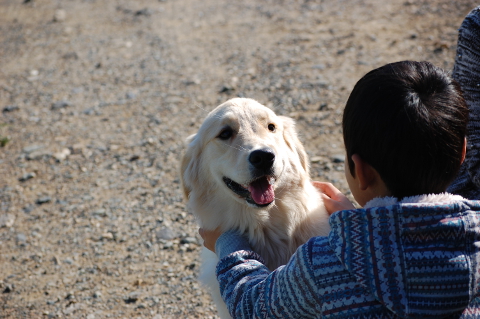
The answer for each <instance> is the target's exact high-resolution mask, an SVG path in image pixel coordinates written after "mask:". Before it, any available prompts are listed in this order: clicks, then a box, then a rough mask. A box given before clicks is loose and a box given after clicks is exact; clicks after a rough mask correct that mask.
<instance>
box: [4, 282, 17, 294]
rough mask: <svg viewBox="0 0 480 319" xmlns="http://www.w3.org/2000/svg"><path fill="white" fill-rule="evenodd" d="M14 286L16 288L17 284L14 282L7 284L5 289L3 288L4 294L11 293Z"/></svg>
mask: <svg viewBox="0 0 480 319" xmlns="http://www.w3.org/2000/svg"><path fill="white" fill-rule="evenodd" d="M14 288H15V285H14V284H9V285H6V286H5V289H3V293H4V294H8V293H11V292H12V291H13V289H14Z"/></svg>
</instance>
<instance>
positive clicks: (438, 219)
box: [217, 200, 480, 319]
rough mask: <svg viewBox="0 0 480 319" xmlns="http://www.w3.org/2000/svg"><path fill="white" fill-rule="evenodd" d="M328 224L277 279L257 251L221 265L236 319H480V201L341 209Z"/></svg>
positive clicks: (226, 296)
mask: <svg viewBox="0 0 480 319" xmlns="http://www.w3.org/2000/svg"><path fill="white" fill-rule="evenodd" d="M330 224H331V226H332V230H331V233H330V236H329V237H328V238H326V237H315V238H312V239H311V240H310V241H308V242H307V243H306V244H305V245H302V246H301V247H300V248H299V249H298V250H297V252H296V253H295V254H294V256H293V257H292V259H291V260H290V261H289V263H288V264H287V265H286V266H283V267H280V268H278V269H277V270H275V271H274V272H271V273H270V272H269V271H268V269H267V268H266V267H265V266H264V265H263V264H262V262H261V261H262V259H261V258H260V256H259V255H257V254H256V253H254V252H252V251H245V250H244V251H237V252H234V253H231V254H229V255H227V257H225V258H223V259H221V261H220V263H219V265H218V267H217V278H218V280H219V282H220V290H221V292H222V297H223V299H224V300H225V302H226V304H227V306H228V308H229V311H230V313H231V314H232V315H233V317H234V318H242V319H247V318H248V319H250V318H292V319H293V318H336V319H346V318H349V319H359V318H364V319H367V318H448V319H453V318H460V319H473V318H477V319H478V318H480V296H478V294H479V285H480V278H479V277H480V276H479V270H480V263H479V262H480V247H477V246H478V245H477V242H478V241H479V239H480V227H479V226H478V225H480V202H476V201H465V200H460V201H454V202H452V203H447V204H432V203H403V204H396V205H392V206H388V207H372V208H369V209H359V210H352V211H341V212H337V213H335V214H334V215H332V216H331V219H330ZM237 236H240V235H237ZM230 239H234V237H231V238H230Z"/></svg>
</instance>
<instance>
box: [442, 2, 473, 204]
mask: <svg viewBox="0 0 480 319" xmlns="http://www.w3.org/2000/svg"><path fill="white" fill-rule="evenodd" d="M453 77H454V78H455V80H457V81H458V83H459V84H460V86H461V88H462V90H463V93H464V97H465V100H466V102H467V104H468V107H469V109H470V117H469V122H468V126H467V156H466V158H465V161H464V162H463V164H462V166H461V168H460V172H459V174H458V176H457V178H456V179H455V180H454V181H453V183H452V185H450V187H449V188H448V191H449V192H451V193H454V194H459V195H462V196H463V197H465V198H468V199H480V6H478V7H476V8H475V9H473V10H472V11H471V12H470V13H469V14H468V15H467V16H466V17H465V19H464V20H463V23H462V25H461V27H460V29H459V32H458V45H457V55H456V59H455V66H454V69H453Z"/></svg>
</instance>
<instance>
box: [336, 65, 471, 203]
mask: <svg viewBox="0 0 480 319" xmlns="http://www.w3.org/2000/svg"><path fill="white" fill-rule="evenodd" d="M467 121H468V107H467V104H466V102H465V100H464V98H463V95H462V92H461V89H460V86H459V85H458V83H457V82H456V81H455V80H453V78H452V77H451V76H449V75H448V74H447V73H446V72H445V71H444V70H442V69H440V68H438V67H436V66H434V65H433V64H431V63H429V62H413V61H402V62H396V63H391V64H387V65H385V66H383V67H380V68H378V69H375V70H373V71H370V72H369V73H367V74H366V75H365V76H364V77H363V78H362V79H360V81H358V82H357V84H356V85H355V87H354V89H353V91H352V93H351V94H350V97H349V98H348V101H347V105H346V106H345V111H344V113H343V139H344V143H345V149H346V152H347V160H348V168H349V169H350V172H351V174H352V175H353V176H355V175H354V174H355V171H354V168H355V166H354V165H355V164H354V163H353V161H352V158H351V157H352V155H353V154H358V155H359V156H360V157H361V158H362V159H363V160H364V161H365V162H367V163H368V164H370V165H371V166H372V167H373V168H375V170H377V172H378V173H379V174H380V176H381V178H382V180H383V181H384V183H385V185H386V187H387V188H388V190H389V191H390V192H391V193H392V196H394V197H397V198H403V197H406V196H413V195H420V194H432V193H441V192H444V191H445V190H446V188H447V186H448V185H449V184H450V183H451V182H452V181H453V179H454V178H455V176H456V175H457V173H458V170H459V168H460V165H461V158H462V150H463V143H464V139H465V134H466V127H467Z"/></svg>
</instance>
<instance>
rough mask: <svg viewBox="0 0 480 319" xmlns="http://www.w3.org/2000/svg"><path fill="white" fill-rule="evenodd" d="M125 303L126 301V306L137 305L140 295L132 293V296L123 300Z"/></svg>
mask: <svg viewBox="0 0 480 319" xmlns="http://www.w3.org/2000/svg"><path fill="white" fill-rule="evenodd" d="M123 301H125V303H126V304H132V303H136V302H137V301H138V294H137V293H136V292H132V293H131V294H130V295H128V297H126V298H125V299H123Z"/></svg>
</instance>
